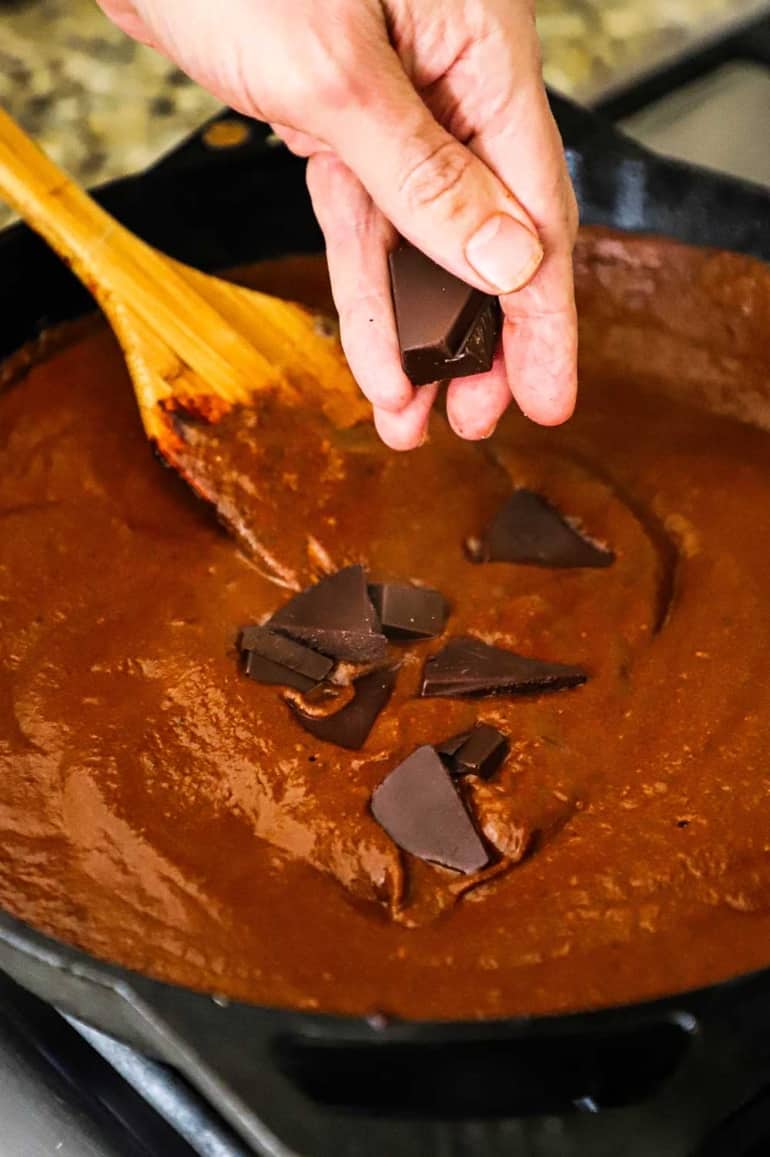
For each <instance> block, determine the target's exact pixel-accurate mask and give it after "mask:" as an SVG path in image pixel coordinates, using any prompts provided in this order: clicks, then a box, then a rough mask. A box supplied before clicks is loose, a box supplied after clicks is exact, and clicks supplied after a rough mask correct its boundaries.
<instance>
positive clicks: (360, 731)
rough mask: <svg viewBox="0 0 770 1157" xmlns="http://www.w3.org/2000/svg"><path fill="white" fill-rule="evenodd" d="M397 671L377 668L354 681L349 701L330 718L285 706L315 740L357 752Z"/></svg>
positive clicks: (370, 728) (395, 668)
mask: <svg viewBox="0 0 770 1157" xmlns="http://www.w3.org/2000/svg"><path fill="white" fill-rule="evenodd" d="M397 671H398V667H397V666H393V667H381V668H380V669H379V670H377V671H370V672H369V674H368V675H362V676H361V677H360V678H359V679H356V680H355V681H354V683H353V687H354V689H355V694H354V696H353V698H352V699H351V700H350V702H349V703H346V704H345V706H344V707H342V708H340V710H339V711H335V713H334V715H308V714H306V713H305V712H304V711H303V710H302V709H301V707H299V706H297V704H296V703H291V702H290V703H289V707H290V708H291V710H292V712H293V714H294V716H295V718H296V719H297V721H298V723H300V724H301V726H302V727H304V729H305V731H309V732H310V734H311V735H314V736H315V738H316V739H323V740H324V742H326V743H336V745H337V747H347V748H348V749H349V750H350V751H358V749H359V748H360V747H363V745H364V743H366V739H367V736H368V735H369V732H370V731H371V730H372V727H374V724H375V721H376V719H377V716H378V715H379V713H380V712H381V711H382V709H383V707H384V706H385V704H386V703H387V702H388V700H389V699H390V696H391V694H392V692H393V688H394V687H395V685H396V673H397Z"/></svg>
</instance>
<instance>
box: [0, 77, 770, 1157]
mask: <svg viewBox="0 0 770 1157" xmlns="http://www.w3.org/2000/svg"><path fill="white" fill-rule="evenodd" d="M553 105H554V109H555V111H556V114H557V119H558V120H559V124H560V127H561V130H562V134H563V136H564V139H565V144H566V147H567V154H568V158H569V162H570V167H571V171H572V175H573V179H574V181H575V185H576V189H577V193H578V197H579V200H580V206H581V211H582V218H583V220H584V221H586V222H590V223H595V224H605V225H613V226H618V227H621V228H624V229H630V230H637V231H645V232H654V233H664V234H670V235H673V236H676V237H678V238H680V239H682V240H684V241H688V242H692V243H694V244H708V245H716V246H719V247H722V248H726V249H734V250H738V251H741V252H744V253H749V254H753V255H755V256H758V257H762V258H765V259H766V260H770V228H769V227H768V226H769V225H770V192H767V191H765V190H763V189H761V188H758V187H753V186H750V185H747V184H742V183H740V182H737V181H735V180H732V179H729V178H726V177H721V176H717V175H713V174H710V173H707V172H705V171H703V170H697V169H693V168H691V167H688V166H685V165H682V164H678V163H675V162H672V161H668V160H663V159H661V158H658V157H655V156H653V155H651V154H650V153H648V152H646V151H645V150H643V149H641V148H639V147H638V146H636V145H634V144H632V143H631V142H630V141H628V140H627V139H626V138H624V137H622V136H620V135H619V134H618V133H617V132H616V131H615V130H614V129H612V128H611V127H609V126H608V125H605V124H604V123H602V122H601V121H599V120H597V119H596V118H595V117H594V116H592V115H591V114H589V113H586V112H584V111H583V110H581V109H579V108H577V107H576V106H574V105H572V104H570V103H568V102H566V101H564V100H562V99H560V98H553ZM101 199H102V200H103V201H104V203H105V204H106V205H107V206H108V207H109V208H110V209H111V210H112V211H113V212H114V213H115V214H116V215H117V216H118V217H119V218H121V219H123V220H124V221H125V222H126V223H127V224H128V225H130V226H131V227H132V228H134V229H136V230H137V231H138V232H139V233H141V234H142V236H144V237H146V238H147V239H148V240H149V241H151V242H155V243H156V244H158V245H159V246H160V247H161V248H162V249H164V250H165V251H167V252H169V253H171V254H173V255H174V256H175V257H179V258H181V259H182V260H185V261H189V262H191V263H192V264H195V265H199V266H202V267H204V268H210V269H217V268H226V267H227V266H232V265H235V264H238V263H243V262H246V261H251V260H256V259H259V258H267V257H272V256H278V255H280V254H283V253H290V252H308V251H317V250H319V249H320V248H321V237H320V234H319V232H318V229H317V226H316V224H315V221H314V219H313V216H312V212H311V210H310V205H309V202H308V198H307V195H306V192H305V189H304V182H303V180H302V164H301V162H299V161H297V160H295V159H294V158H293V157H291V156H290V155H289V154H288V153H287V152H286V150H284V149H283V148H282V147H272V146H271V145H270V143H269V140H268V137H267V133H266V130H265V129H264V128H263V127H262V126H256V125H253V124H251V125H250V136H249V139H248V140H247V142H246V143H245V144H242V145H240V146H238V147H234V148H230V149H221V150H214V149H209V148H207V146H206V145H205V143H204V141H203V137H202V135H201V134H198V135H196V136H195V137H193V138H192V139H191V140H190V141H189V142H187V143H186V144H185V145H184V146H183V147H182V148H181V149H180V150H178V151H177V152H176V153H174V154H172V155H171V156H170V157H168V158H167V159H165V160H164V161H162V162H161V163H160V164H159V165H157V166H156V167H154V168H153V169H151V170H149V171H148V172H147V173H145V174H144V175H142V176H140V177H137V178H132V179H130V180H125V181H120V182H117V183H115V184H113V185H111V186H109V187H107V188H106V189H104V190H103V192H102V194H101ZM0 270H1V271H2V279H0V318H2V322H1V323H0V356H2V355H4V354H6V353H9V352H11V351H12V350H14V349H16V348H18V347H19V346H20V345H21V344H22V343H24V342H26V341H28V340H29V339H30V338H32V337H34V336H35V335H36V334H37V333H38V332H39V331H40V330H41V329H42V328H44V327H45V326H46V325H50V324H52V323H54V322H58V321H61V320H64V319H66V318H70V317H74V316H76V315H78V314H80V313H83V312H85V311H87V310H89V309H90V308H92V305H93V303H92V302H91V300H90V298H89V297H88V295H87V294H86V293H85V292H84V291H83V290H82V289H81V288H80V286H79V285H78V284H77V283H76V282H75V281H74V280H73V278H72V277H71V276H70V275H69V274H68V273H67V272H66V270H65V269H64V267H63V266H62V265H61V264H60V263H59V262H58V260H56V259H55V258H54V257H53V256H52V255H51V254H50V253H49V252H48V250H47V249H46V248H45V246H43V245H42V243H41V242H39V241H38V240H37V239H36V238H34V237H33V236H32V235H31V234H30V233H29V232H28V230H26V229H25V228H22V227H14V228H12V229H9V230H7V231H5V233H3V234H1V235H0ZM265 935H266V936H269V935H270V929H269V928H265ZM768 955H769V956H770V947H769V949H768ZM0 968H3V969H4V970H5V971H6V972H7V973H9V974H10V975H11V976H12V977H13V978H14V979H15V980H17V981H18V982H19V983H21V984H23V985H24V986H26V987H27V988H29V989H31V990H32V991H33V992H35V993H37V994H38V995H39V996H41V997H43V998H44V999H45V1000H48V1001H51V1002H53V1003H54V1004H55V1005H58V1006H59V1007H60V1008H62V1009H64V1010H65V1011H67V1012H70V1013H72V1014H74V1015H75V1016H78V1017H80V1018H82V1019H83V1020H85V1021H88V1022H90V1023H92V1024H94V1025H96V1026H97V1027H100V1028H102V1029H104V1030H105V1031H107V1032H109V1033H112V1034H114V1035H116V1036H119V1037H122V1038H124V1039H126V1040H128V1041H131V1042H133V1043H134V1044H136V1045H137V1046H139V1047H140V1048H141V1049H143V1050H144V1051H146V1052H149V1053H151V1054H154V1055H155V1056H158V1057H161V1058H163V1059H164V1060H166V1061H167V1062H169V1063H170V1064H172V1065H174V1066H175V1067H176V1068H178V1069H179V1070H181V1072H183V1073H184V1074H185V1075H186V1076H187V1078H188V1079H189V1080H190V1081H191V1082H192V1084H193V1085H195V1086H197V1087H198V1088H199V1089H200V1090H201V1091H202V1092H203V1093H204V1094H205V1095H206V1096H208V1097H209V1098H210V1099H211V1100H212V1101H213V1103H214V1104H215V1105H216V1106H217V1107H218V1108H219V1110H220V1111H221V1113H222V1114H223V1115H224V1116H225V1117H226V1118H227V1119H228V1120H229V1121H230V1122H231V1123H232V1125H233V1126H234V1127H235V1128H236V1129H237V1130H238V1131H239V1132H240V1133H241V1135H242V1136H243V1137H244V1138H246V1139H247V1140H248V1141H249V1142H251V1144H252V1145H253V1146H254V1147H255V1149H256V1151H257V1152H260V1153H264V1154H268V1155H270V1157H277V1155H288V1154H302V1155H303V1157H305V1155H312V1157H316V1155H318V1157H325V1155H327V1154H329V1155H331V1154H333V1155H334V1157H352V1155H354V1154H367V1155H374V1157H381V1155H382V1157H395V1155H396V1154H398V1155H399V1157H431V1155H432V1154H442V1155H447V1157H449V1155H451V1157H461V1155H462V1154H469V1155H470V1154H484V1155H485V1157H495V1155H498V1154H506V1155H515V1154H527V1155H532V1157H546V1155H558V1157H566V1155H571V1154H578V1153H579V1154H582V1155H589V1157H617V1155H618V1154H621V1153H622V1154H624V1155H625V1157H651V1155H654V1157H691V1155H692V1154H694V1153H695V1152H697V1150H698V1148H699V1146H700V1143H701V1141H702V1139H703V1138H704V1137H705V1136H706V1135H707V1134H708V1133H710V1132H711V1130H712V1128H713V1127H714V1126H715V1124H716V1123H717V1122H719V1121H723V1120H724V1119H725V1118H727V1117H729V1115H730V1114H731V1113H733V1112H735V1111H736V1110H737V1109H738V1108H739V1107H741V1106H742V1105H744V1104H746V1103H747V1102H749V1101H750V1100H751V1099H752V1098H754V1097H755V1096H757V1095H758V1093H759V1091H760V1090H761V1089H762V1088H763V1087H764V1086H765V1085H768V1084H770V969H768V970H766V971H764V972H761V973H755V974H752V975H750V976H743V977H739V978H737V979H735V980H732V981H729V982H725V983H722V984H719V985H715V986H713V987H711V988H708V989H703V990H699V991H696V992H691V993H687V994H684V995H681V996H676V997H671V998H666V999H663V1000H658V1001H654V1002H648V1003H644V1004H636V1005H630V1006H624V1007H618V1008H612V1009H606V1010H600V1011H597V1012H588V1013H583V1014H579V1015H570V1016H554V1017H536V1018H526V1017H521V1018H515V1019H508V1020H501V1021H494V1022H492V1021H484V1022H477V1023H473V1022H466V1023H454V1022H452V1023H420V1024H414V1023H408V1022H403V1023H399V1022H387V1021H384V1020H381V1019H378V1018H372V1019H370V1020H364V1019H355V1018H347V1017H332V1016H320V1015H310V1014H306V1013H298V1012H290V1011H288V1012H287V1011H283V1010H277V1009H268V1008H261V1007H256V1006H250V1005H244V1004H236V1003H228V1002H226V1001H223V1000H219V999H216V998H212V997H209V996H205V995H201V994H198V993H194V992H192V991H190V990H187V989H183V988H179V987H175V986H173V985H167V984H161V983H159V982H156V981H152V980H148V979H147V978H145V977H143V976H140V975H137V974H135V973H131V972H128V971H126V970H125V969H122V968H118V967H115V966H112V965H108V964H104V963H102V962H101V961H98V960H96V959H94V958H93V957H90V956H88V955H87V954H86V953H83V952H80V951H78V950H76V949H74V948H71V947H69V946H67V945H65V944H62V943H59V942H58V941H55V940H52V939H50V938H48V937H45V936H42V935H40V934H39V933H37V932H35V931H34V930H33V929H32V928H30V927H28V926H27V925H25V924H23V923H21V922H20V921H18V920H16V919H14V918H13V917H11V916H10V915H8V914H5V913H2V912H0ZM764 1030H767V1032H766V1033H765V1032H764ZM763 1036H764V1038H765V1039H763Z"/></svg>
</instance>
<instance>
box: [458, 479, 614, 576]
mask: <svg viewBox="0 0 770 1157" xmlns="http://www.w3.org/2000/svg"><path fill="white" fill-rule="evenodd" d="M469 553H470V555H471V559H472V561H473V562H520V563H529V564H530V565H534V566H553V567H583V566H609V565H610V564H611V563H612V562H614V560H615V555H614V554H613V552H612V551H611V550H607V549H606V548H605V547H603V546H599V545H598V544H597V543H595V542H592V541H591V540H590V539H588V538H586V537H585V536H584V535H582V534H581V533H580V531H579V530H576V529H575V527H574V526H573V525H572V524H571V523H570V522H568V521H567V520H566V518H564V516H563V515H562V514H560V513H559V511H558V510H557V509H556V507H554V506H552V505H551V504H550V502H548V501H547V500H546V499H545V498H543V497H542V495H540V494H535V492H534V491H532V490H515V491H514V492H513V494H512V495H511V497H510V498H509V499H508V501H507V502H506V504H505V506H503V508H502V510H500V511H498V513H497V514H496V515H495V517H494V518H493V519H492V521H491V523H490V524H489V526H488V527H487V529H486V531H485V532H484V537H483V538H482V540H481V544H480V546H479V547H478V548H476V546H475V544H474V549H472V550H470V551H469Z"/></svg>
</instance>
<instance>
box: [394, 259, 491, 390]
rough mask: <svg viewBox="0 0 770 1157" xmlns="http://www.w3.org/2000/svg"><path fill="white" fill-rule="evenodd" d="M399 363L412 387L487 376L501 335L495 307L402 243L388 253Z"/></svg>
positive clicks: (488, 298)
mask: <svg viewBox="0 0 770 1157" xmlns="http://www.w3.org/2000/svg"><path fill="white" fill-rule="evenodd" d="M390 283H391V290H392V293H393V308H394V311H395V315H396V328H397V330H398V341H399V345H400V347H401V363H402V365H403V367H404V372H405V373H406V375H407V377H408V378H409V380H410V381H411V382H412V384H413V385H415V386H422V385H425V384H426V383H427V382H436V381H441V380H443V379H445V378H462V377H466V376H467V375H468V374H482V373H486V371H487V370H489V369H490V368H491V366H492V359H493V358H494V355H495V349H496V347H497V338H498V334H499V332H500V318H501V313H500V303H499V302H498V300H497V298H496V297H491V296H490V295H489V294H486V293H482V292H481V291H480V290H478V289H473V288H472V287H471V286H470V285H466V284H465V282H464V281H460V279H459V278H458V277H455V276H454V275H453V274H451V273H447V271H446V270H445V269H442V267H441V266H440V265H436V263H435V262H434V261H431V259H430V258H429V257H426V256H425V254H424V253H421V252H420V250H419V249H415V248H414V246H413V245H409V244H408V243H407V242H406V241H402V242H400V243H399V245H398V246H397V247H396V248H395V249H393V250H392V251H391V253H390Z"/></svg>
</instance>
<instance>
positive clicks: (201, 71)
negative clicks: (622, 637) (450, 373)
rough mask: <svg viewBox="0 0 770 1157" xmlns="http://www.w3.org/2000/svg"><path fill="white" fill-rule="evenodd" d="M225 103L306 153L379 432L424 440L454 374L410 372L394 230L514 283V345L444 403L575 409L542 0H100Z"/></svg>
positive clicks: (538, 417) (482, 414) (457, 422)
mask: <svg viewBox="0 0 770 1157" xmlns="http://www.w3.org/2000/svg"><path fill="white" fill-rule="evenodd" d="M99 3H100V4H101V6H102V8H103V9H104V10H105V11H106V12H107V14H108V15H109V16H110V17H112V19H113V20H114V21H115V22H116V23H117V24H119V25H120V26H121V27H122V28H123V29H124V30H125V31H126V32H128V33H129V34H130V35H131V36H134V37H135V38H137V39H139V40H142V41H144V42H145V43H147V44H151V45H152V46H153V47H155V48H157V49H158V50H159V51H161V52H163V53H165V54H166V55H167V56H168V57H170V58H171V59H172V60H173V61H174V62H175V63H176V64H178V65H179V66H180V67H181V68H182V69H183V70H184V71H185V72H186V73H188V75H189V76H191V77H192V78H193V79H194V80H196V81H198V82H199V83H200V84H201V85H203V86H204V87H205V88H207V89H209V90H210V91H211V92H212V93H214V94H215V95H216V96H217V97H219V98H220V99H221V100H222V101H224V102H225V103H226V104H228V105H230V106H231V107H232V108H235V109H237V110H239V111H241V112H244V113H246V114H248V115H250V116H254V117H257V118H259V119H261V120H265V121H268V122H269V123H270V124H271V125H272V127H273V128H274V130H275V131H276V132H277V133H279V134H280V136H281V137H282V138H283V140H284V141H285V142H286V144H287V145H288V147H289V148H290V149H292V150H293V151H294V152H295V153H298V154H300V155H302V156H307V157H308V158H309V160H308V167H307V182H308V187H309V189H310V194H311V197H312V200H313V206H314V209H315V212H316V215H317V217H318V220H319V223H320V225H321V228H322V230H323V233H324V237H325V239H326V248H327V257H328V262H329V270H330V275H331V283H332V291H333V294H334V300H335V304H336V306H337V310H338V312H339V317H340V332H341V338H342V344H343V347H344V349H345V353H346V355H347V358H348V361H349V363H350V367H351V369H352V371H353V374H354V375H355V377H356V379H357V381H358V383H359V385H360V386H361V389H362V390H363V392H364V393H365V394H366V396H367V397H368V398H369V399H370V401H371V402H372V405H373V407H374V420H375V423H376V426H377V429H378V431H379V433H380V436H381V437H382V438H383V440H384V441H385V442H386V443H388V445H390V446H392V447H393V448H395V449H402V450H405V449H410V448H412V447H414V446H416V445H418V444H419V443H420V441H421V440H422V438H423V436H424V432H425V428H426V425H427V421H428V416H429V412H430V408H431V406H432V404H433V401H434V399H435V396H436V392H437V389H438V386H437V385H429V386H421V387H420V388H419V389H417V390H415V389H414V388H413V387H412V386H411V384H410V382H409V381H408V379H407V378H406V376H405V374H404V373H403V370H402V369H401V364H400V358H399V351H398V342H397V338H396V331H395V323H394V318H393V307H392V302H391V298H390V285H389V278H388V266H387V253H388V250H389V249H390V248H391V247H392V246H393V244H394V241H395V237H396V231H398V232H400V233H401V234H403V236H405V237H407V238H408V239H409V240H410V241H412V242H413V243H414V244H415V245H417V246H419V248H421V249H422V250H424V252H426V253H427V254H428V255H429V256H430V257H432V258H433V259H434V260H435V261H438V262H439V263H440V264H441V265H443V266H444V267H445V268H447V269H449V270H450V271H451V272H452V273H455V274H457V275H458V276H459V277H461V278H462V279H463V280H465V281H467V282H469V283H470V284H472V285H475V286H476V287H477V288H479V289H482V290H486V291H487V292H491V293H497V294H499V295H500V300H501V303H502V307H503V314H504V324H503V335H502V349H501V351H500V352H499V354H498V356H497V357H496V359H495V362H494V364H493V367H492V369H491V370H490V371H489V373H486V374H479V375H477V376H475V377H469V378H460V379H457V380H455V381H453V382H452V383H451V384H450V386H449V389H448V393H447V414H448V417H449V421H450V422H451V424H452V427H453V428H454V430H455V431H456V432H457V433H458V434H459V435H460V436H462V437H465V438H483V437H486V436H487V435H488V434H490V433H491V432H492V430H493V429H494V427H495V424H496V423H497V421H498V419H499V417H500V415H501V414H502V413H503V411H504V410H505V408H506V406H507V405H508V403H509V402H510V400H511V397H512V396H513V397H515V399H516V401H517V402H518V404H519V406H520V407H521V409H522V410H523V411H524V413H525V414H527V415H528V416H529V417H530V418H532V419H533V420H534V421H536V422H540V423H542V424H544V425H556V424H558V423H559V422H562V421H564V420H565V419H567V418H568V417H569V416H570V414H571V413H572V410H573V407H574V402H575V392H576V357H577V323H576V317H575V305H574V297H573V286H572V246H573V242H574V238H575V232H576V228H577V209H576V205H575V198H574V194H573V192H572V187H571V185H570V181H569V177H568V174H567V171H566V167H565V163H564V157H563V153H562V148H561V142H560V139H559V134H558V131H557V129H556V126H555V124H554V122H553V118H552V117H551V113H550V110H549V107H548V102H547V99H546V96H545V91H544V88H543V83H542V79H541V74H540V57H539V47H538V41H537V35H536V31H535V24H534V3H533V0H442V3H441V4H428V3H425V2H424V0H324V3H318V0H280V2H279V3H276V0H220V2H219V3H218V4H211V3H210V2H209V0H99Z"/></svg>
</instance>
